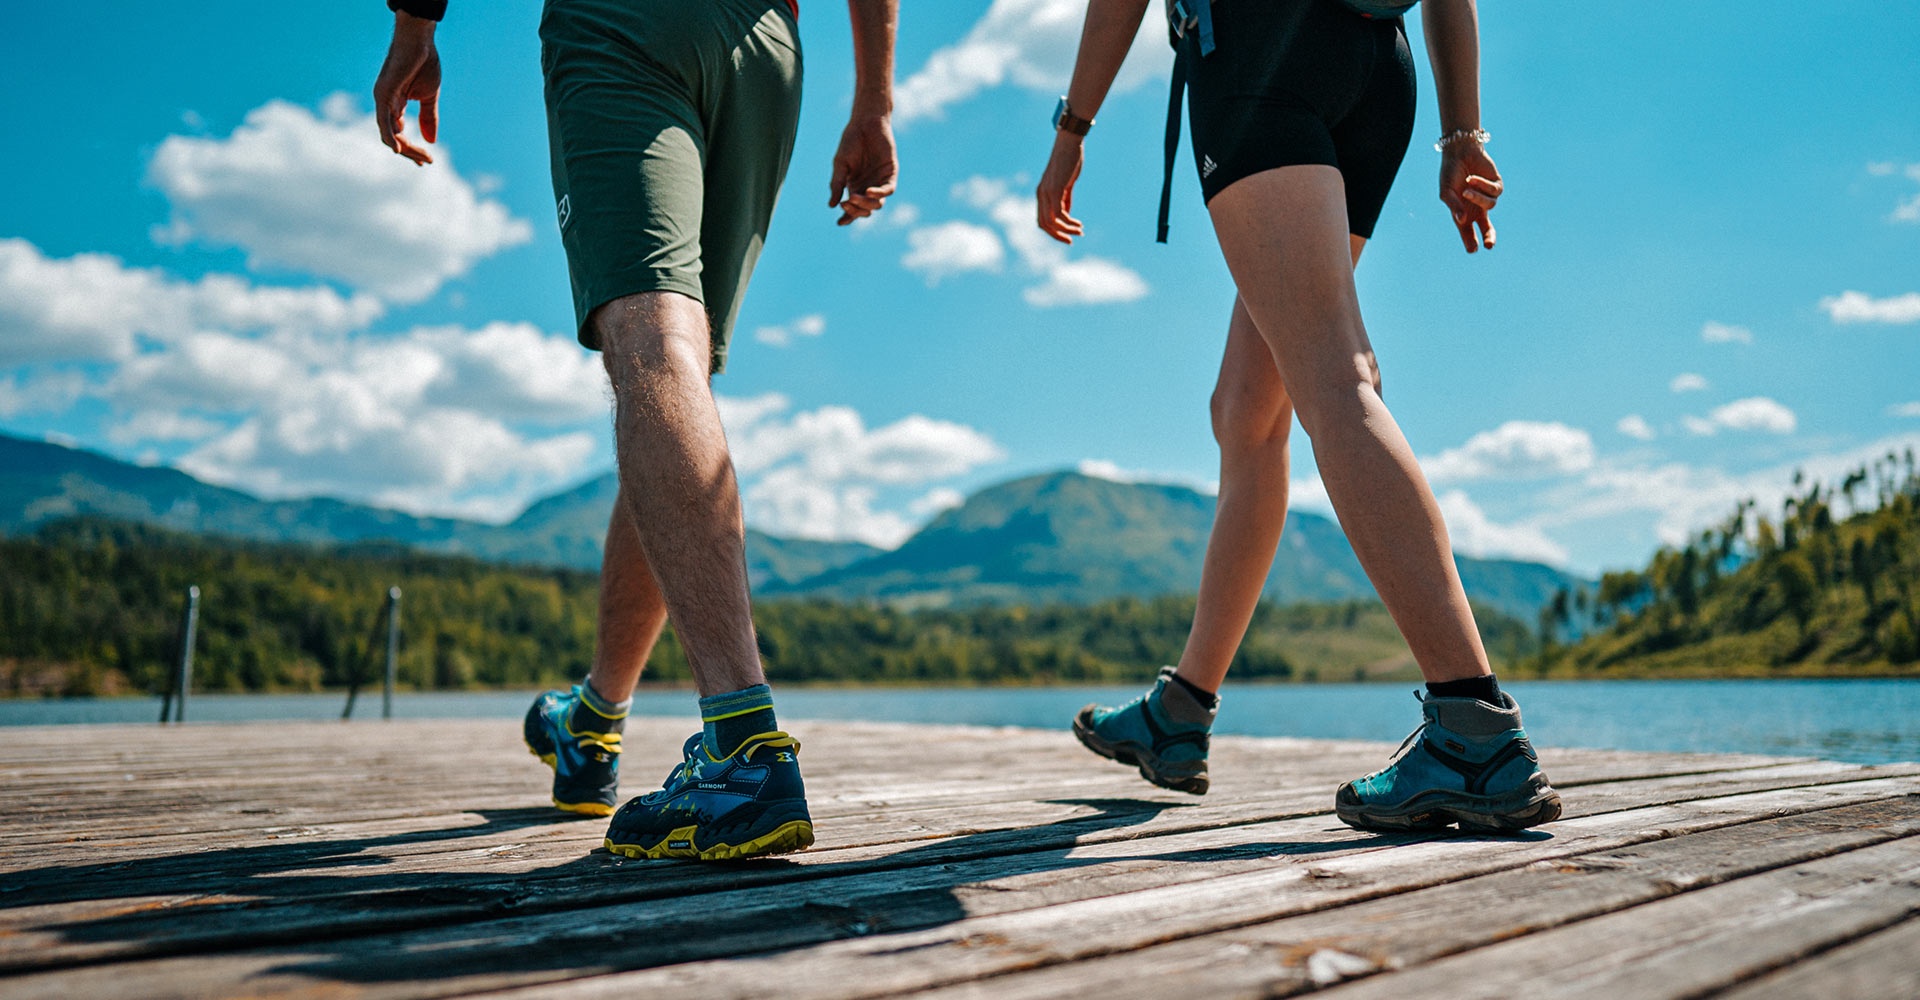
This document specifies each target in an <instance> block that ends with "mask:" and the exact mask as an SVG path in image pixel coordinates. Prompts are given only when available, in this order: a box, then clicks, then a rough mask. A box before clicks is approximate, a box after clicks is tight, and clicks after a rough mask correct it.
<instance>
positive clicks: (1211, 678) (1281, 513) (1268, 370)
mask: <svg viewBox="0 0 1920 1000" xmlns="http://www.w3.org/2000/svg"><path fill="white" fill-rule="evenodd" d="M1348 244H1349V248H1350V249H1351V251H1352V254H1353V263H1354V265H1356V266H1358V265H1359V263H1360V251H1361V250H1363V249H1365V248H1366V245H1367V241H1366V240H1364V239H1362V238H1360V237H1358V236H1350V237H1348ZM1211 410H1212V415H1213V439H1214V441H1216V442H1217V443H1218V444H1219V445H1220V500H1219V505H1218V506H1217V507H1216V508H1215V513H1214V519H1213V531H1212V533H1210V534H1209V535H1208V536H1207V557H1206V562H1205V563H1204V564H1203V565H1202V567H1201V570H1200V596H1199V600H1198V601H1197V602H1196V604H1195V606H1194V609H1193V628H1192V630H1191V631H1190V632H1188V633H1187V645H1186V648H1185V649H1184V650H1183V651H1182V652H1181V654H1180V668H1179V670H1178V673H1179V675H1180V677H1181V679H1183V680H1185V681H1187V682H1188V683H1190V684H1192V685H1193V686H1195V687H1197V688H1200V689H1201V690H1203V691H1218V690H1220V685H1221V683H1222V682H1223V681H1225V680H1226V677H1227V667H1228V666H1229V665H1231V664H1232V663H1233V654H1234V651H1235V650H1238V649H1239V648H1240V642H1241V640H1243V639H1245V638H1246V635H1247V625H1248V624H1249V623H1251V622H1252V621H1253V611H1254V608H1256V607H1257V606H1259V604H1260V593H1261V591H1262V590H1264V589H1265V588H1266V585H1267V573H1268V572H1269V571H1271V570H1272V569H1273V554H1274V551H1275V550H1276V549H1278V548H1279V545H1280V532H1281V529H1282V528H1283V527H1284V526H1285V525H1286V520H1287V475H1288V465H1289V462H1288V453H1289V445H1288V440H1287V439H1288V436H1289V435H1290V434H1291V432H1292V430H1293V401H1292V400H1291V399H1289V398H1288V397H1287V387H1286V385H1285V384H1284V383H1282V382H1281V381H1280V371H1279V369H1277V368H1275V367H1274V366H1273V352H1272V351H1271V350H1269V349H1268V347H1267V342H1266V341H1265V340H1263V339H1261V337H1260V330H1259V329H1258V328H1257V327H1255V326H1254V325H1253V317H1252V316H1250V315H1248V313H1247V306H1246V303H1244V302H1242V301H1240V299H1239V297H1238V296H1235V297H1234V300H1233V318H1232V319H1231V320H1230V321H1228V323H1227V350H1226V353H1225V355H1223V356H1222V357H1221V359H1220V377H1219V379H1218V380H1217V381H1215V383H1214V387H1213V400H1212V405H1211Z"/></svg>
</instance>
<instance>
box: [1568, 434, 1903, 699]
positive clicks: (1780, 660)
mask: <svg viewBox="0 0 1920 1000" xmlns="http://www.w3.org/2000/svg"><path fill="white" fill-rule="evenodd" d="M1794 486H1795V490H1796V493H1795V494H1794V495H1792V496H1790V497H1788V498H1787V499H1786V501H1785V502H1784V503H1783V504H1782V507H1781V510H1780V513H1779V516H1778V517H1777V518H1776V517H1772V516H1769V515H1764V514H1760V513H1758V512H1756V511H1755V509H1754V505H1753V504H1752V503H1751V502H1747V503H1743V504H1741V505H1740V506H1739V507H1738V508H1737V509H1735V510H1734V511H1733V512H1732V513H1731V514H1730V515H1729V516H1728V517H1727V519H1726V520H1725V521H1724V522H1722V523H1721V524H1719V525H1717V526H1715V527H1714V528H1711V529H1709V530H1707V531H1703V532H1701V533H1700V534H1699V535H1698V536H1696V537H1694V538H1693V539H1692V540H1690V541H1689V542H1688V543H1687V544H1686V545H1684V546H1680V547H1677V548H1676V547H1669V548H1664V549H1662V550H1660V551H1659V552H1658V553H1656V554H1655V555H1654V557H1653V560H1652V561H1651V562H1650V563H1649V564H1648V565H1647V567H1646V568H1645V569H1643V570H1634V571H1626V572H1619V573H1608V574H1606V575H1605V576H1603V577H1601V579H1600V583H1599V586H1598V588H1597V589H1596V590H1594V591H1593V592H1591V593H1589V592H1587V591H1584V590H1581V591H1572V592H1564V591H1563V592H1562V593H1560V594H1559V595H1557V596H1556V597H1555V599H1554V600H1553V602H1552V603H1551V604H1549V605H1548V607H1547V608H1546V609H1545V610H1543V611H1542V612H1541V619H1540V628H1541V633H1542V637H1543V639H1545V640H1547V644H1546V648H1545V649H1544V651H1543V652H1542V654H1541V656H1540V657H1539V658H1538V659H1537V660H1536V661H1535V663H1534V666H1535V667H1536V668H1537V669H1538V670H1539V671H1540V672H1542V673H1544V674H1547V675H1581V676H1652V675H1658V676H1773V675H1805V674H1818V675H1834V676H1845V675H1868V674H1882V675H1884V674H1913V675H1920V640H1917V639H1916V636H1917V635H1920V472H1916V469H1915V465H1914V454H1913V452H1912V451H1908V452H1907V453H1906V454H1904V455H1893V454H1889V455H1887V456H1885V457H1884V458H1882V459H1880V460H1879V461H1876V462H1874V463H1873V464H1872V465H1871V466H1867V467H1863V468H1860V469H1857V470H1855V471H1854V472H1853V473H1851V474H1849V475H1848V476H1846V477H1845V478H1843V479H1842V480H1841V481H1840V482H1839V484H1838V485H1837V486H1836V485H1832V484H1826V483H1819V482H1814V483H1808V482H1806V481H1804V480H1802V479H1800V478H1797V477H1796V479H1795V482H1794ZM1576 625H1582V626H1585V627H1586V628H1587V629H1588V633H1587V634H1586V636H1585V637H1584V638H1583V639H1581V640H1580V641H1578V642H1576V643H1573V644H1571V645H1560V644H1559V643H1557V642H1554V641H1553V640H1554V639H1555V638H1557V637H1558V636H1560V635H1565V634H1567V633H1568V632H1569V631H1570V630H1571V627H1573V626H1576Z"/></svg>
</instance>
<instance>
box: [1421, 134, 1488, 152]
mask: <svg viewBox="0 0 1920 1000" xmlns="http://www.w3.org/2000/svg"><path fill="white" fill-rule="evenodd" d="M1492 138H1493V133H1491V132H1489V131H1487V130H1486V129H1483V128H1457V129H1454V130H1453V131H1451V132H1448V133H1447V134H1446V135H1443V136H1441V137H1440V141H1438V142H1436V143H1434V144H1433V151H1434V152H1436V153H1444V152H1446V150H1447V147H1448V146H1451V145H1453V144H1454V142H1456V141H1458V140H1460V139H1472V140H1473V141H1474V142H1477V143H1479V144H1480V145H1482V146H1484V145H1486V144H1487V142H1488V140H1490V139H1492Z"/></svg>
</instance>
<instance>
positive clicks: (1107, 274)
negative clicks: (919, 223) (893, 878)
mask: <svg viewBox="0 0 1920 1000" xmlns="http://www.w3.org/2000/svg"><path fill="white" fill-rule="evenodd" d="M952 193H953V198H954V200H955V201H958V202H960V203H961V204H963V205H967V206H968V207H971V208H975V209H978V210H980V211H982V212H984V213H986V215H987V217H988V218H989V219H991V220H992V221H993V223H994V224H995V225H997V226H999V227H1000V235H1001V237H1002V238H1003V239H1005V241H1006V245H1007V246H1009V247H1011V248H1013V251H1014V254H1015V255H1016V256H1018V257H1019V259H1020V263H1021V265H1022V267H1023V268H1025V270H1026V271H1027V272H1028V273H1029V274H1033V275H1037V276H1039V277H1040V278H1041V279H1042V280H1041V282H1040V283H1039V284H1037V285H1033V286H1030V287H1029V288H1027V289H1026V291H1025V292H1024V293H1023V295H1024V297H1025V299H1026V300H1027V303H1028V304H1029V305H1032V306H1035V307H1037V308H1042V309H1045V308H1051V307H1054V306H1074V305H1100V304H1105V303H1114V302H1132V301H1134V300H1136V299H1139V298H1142V297H1144V296H1145V295H1146V294H1147V291H1148V288H1147V282H1146V279H1144V278H1142V277H1140V275H1139V274H1137V273H1135V272H1134V271H1133V270H1132V269H1130V268H1128V267H1126V266H1125V265H1123V264H1120V263H1118V262H1116V261H1111V260H1108V259H1106V258H1104V257H1091V256H1083V257H1079V258H1069V257H1068V256H1067V248H1066V247H1065V246H1064V245H1062V244H1060V243H1056V242H1054V241H1053V240H1052V239H1051V238H1049V237H1048V236H1047V234H1045V233H1043V232H1041V231H1040V228H1039V227H1038V226H1035V225H1034V224H1033V203H1032V201H1031V200H1030V199H1027V198H1023V197H1021V196H1019V195H1016V194H1014V193H1013V192H1012V190H1011V189H1010V186H1009V184H1008V182H1007V181H1004V180H999V179H995V178H990V177H981V176H977V175H976V176H973V177H969V178H967V179H966V180H964V181H961V182H959V183H958V184H955V185H954V186H953V192H952ZM971 228H973V229H977V230H980V231H981V232H982V233H984V234H985V235H986V236H991V235H992V234H991V233H990V232H987V231H986V230H985V229H984V228H983V227H978V226H973V227H971ZM924 231H925V230H921V231H916V232H915V233H914V234H913V235H914V236H918V235H919V233H920V232H924ZM911 239H912V237H911V236H910V237H909V240H910V241H911ZM996 252H997V241H996ZM911 256H912V255H911V254H909V257H911Z"/></svg>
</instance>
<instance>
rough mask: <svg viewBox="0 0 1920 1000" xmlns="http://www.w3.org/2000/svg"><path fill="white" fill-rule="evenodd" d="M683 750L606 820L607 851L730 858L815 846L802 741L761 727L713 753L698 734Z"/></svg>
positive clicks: (634, 855) (633, 855)
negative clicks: (649, 788)
mask: <svg viewBox="0 0 1920 1000" xmlns="http://www.w3.org/2000/svg"><path fill="white" fill-rule="evenodd" d="M681 752H682V753H683V754H684V755H685V759H684V760H682V761H681V762H680V765H679V766H678V767H675V768H674V769H673V773H672V774H669V775H667V781H666V785H665V787H663V788H661V789H660V790H659V791H657V792H653V793H651V794H648V795H643V796H641V797H639V798H637V799H634V800H632V801H630V802H628V803H627V804H626V805H624V806H621V807H620V811H619V812H618V813H616V814H615V815H614V817H613V822H611V823H609V824H608V825H607V839H606V846H607V850H609V851H611V852H613V853H615V854H623V855H626V856H627V857H629V858H697V859H699V860H701V861H731V860H737V859H740V858H752V857H760V856H762V855H767V854H789V853H792V852H794V851H804V850H806V849H807V848H809V847H811V846H813V817H812V816H811V815H809V814H808V812H807V789H806V786H805V785H804V784H803V783H802V782H801V780H800V761H799V753H800V741H799V740H796V739H794V738H793V737H791V736H788V735H787V734H786V733H781V732H771V733H761V734H760V735H758V736H754V737H751V738H749V739H748V740H747V741H746V742H745V743H742V744H740V746H739V747H738V748H737V749H735V750H734V751H733V753H732V754H730V755H728V756H727V757H725V758H722V759H719V760H715V759H714V758H713V757H712V756H711V755H710V754H708V753H707V748H706V743H705V741H704V740H703V739H702V735H701V734H700V733H694V734H693V736H692V737H690V738H689V739H688V740H687V745H686V746H685V747H684V748H682V751H681Z"/></svg>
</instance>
